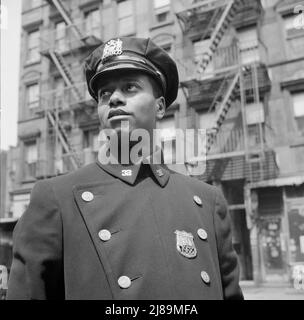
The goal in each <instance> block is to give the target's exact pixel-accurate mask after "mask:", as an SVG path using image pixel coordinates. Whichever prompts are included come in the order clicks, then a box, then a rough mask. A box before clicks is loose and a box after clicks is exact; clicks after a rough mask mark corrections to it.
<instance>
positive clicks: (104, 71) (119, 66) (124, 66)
mask: <svg viewBox="0 0 304 320" xmlns="http://www.w3.org/2000/svg"><path fill="white" fill-rule="evenodd" d="M119 70H132V71H142V72H145V73H148V74H150V75H151V76H153V77H154V78H155V79H156V81H159V77H158V75H157V74H156V73H155V72H153V71H152V70H151V69H149V68H146V67H144V66H143V65H141V64H133V63H119V64H116V65H112V66H108V67H105V68H104V69H102V70H100V71H99V72H98V73H96V74H95V75H94V76H93V77H92V79H91V80H90V89H91V90H92V91H93V92H96V85H97V83H98V80H100V79H101V78H102V77H105V76H106V75H108V74H110V73H112V72H115V71H119Z"/></svg>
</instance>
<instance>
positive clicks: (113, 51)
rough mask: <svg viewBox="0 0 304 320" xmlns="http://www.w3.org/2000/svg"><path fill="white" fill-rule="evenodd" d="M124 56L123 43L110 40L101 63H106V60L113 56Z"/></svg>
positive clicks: (118, 40) (117, 40)
mask: <svg viewBox="0 0 304 320" xmlns="http://www.w3.org/2000/svg"><path fill="white" fill-rule="evenodd" d="M121 54H122V41H121V40H120V39H115V40H110V41H108V42H107V43H106V45H105V47H104V49H103V54H102V58H101V61H102V62H104V61H105V60H106V59H108V58H109V57H112V56H119V55H121Z"/></svg>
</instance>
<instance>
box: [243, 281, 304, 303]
mask: <svg viewBox="0 0 304 320" xmlns="http://www.w3.org/2000/svg"><path fill="white" fill-rule="evenodd" d="M241 287H242V290H243V294H244V298H245V300H304V289H298V290H297V289H294V288H292V287H291V286H290V285H289V284H285V283H274V284H269V285H263V286H260V287H256V286H255V285H254V283H253V282H249V281H246V282H241Z"/></svg>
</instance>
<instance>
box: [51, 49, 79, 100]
mask: <svg viewBox="0 0 304 320" xmlns="http://www.w3.org/2000/svg"><path fill="white" fill-rule="evenodd" d="M49 54H50V57H51V59H52V61H53V62H54V64H55V66H56V67H57V69H58V70H59V72H60V74H61V76H62V78H63V80H64V81H65V83H66V85H67V86H68V87H69V88H71V90H72V94H73V95H74V98H75V99H76V101H81V100H83V97H82V95H81V93H80V92H79V90H78V89H77V87H76V86H75V82H74V80H73V77H72V74H71V71H70V70H69V67H68V66H67V65H66V63H65V61H64V59H63V57H62V56H61V54H60V53H59V52H58V51H56V50H49Z"/></svg>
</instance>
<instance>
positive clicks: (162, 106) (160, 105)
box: [156, 97, 166, 120]
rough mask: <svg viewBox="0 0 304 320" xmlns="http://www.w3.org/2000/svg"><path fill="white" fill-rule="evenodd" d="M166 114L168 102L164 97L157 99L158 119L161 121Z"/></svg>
mask: <svg viewBox="0 0 304 320" xmlns="http://www.w3.org/2000/svg"><path fill="white" fill-rule="evenodd" d="M165 112H166V100H165V98H164V97H159V98H157V99H156V119H157V120H161V119H162V118H163V117H164V115H165Z"/></svg>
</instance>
